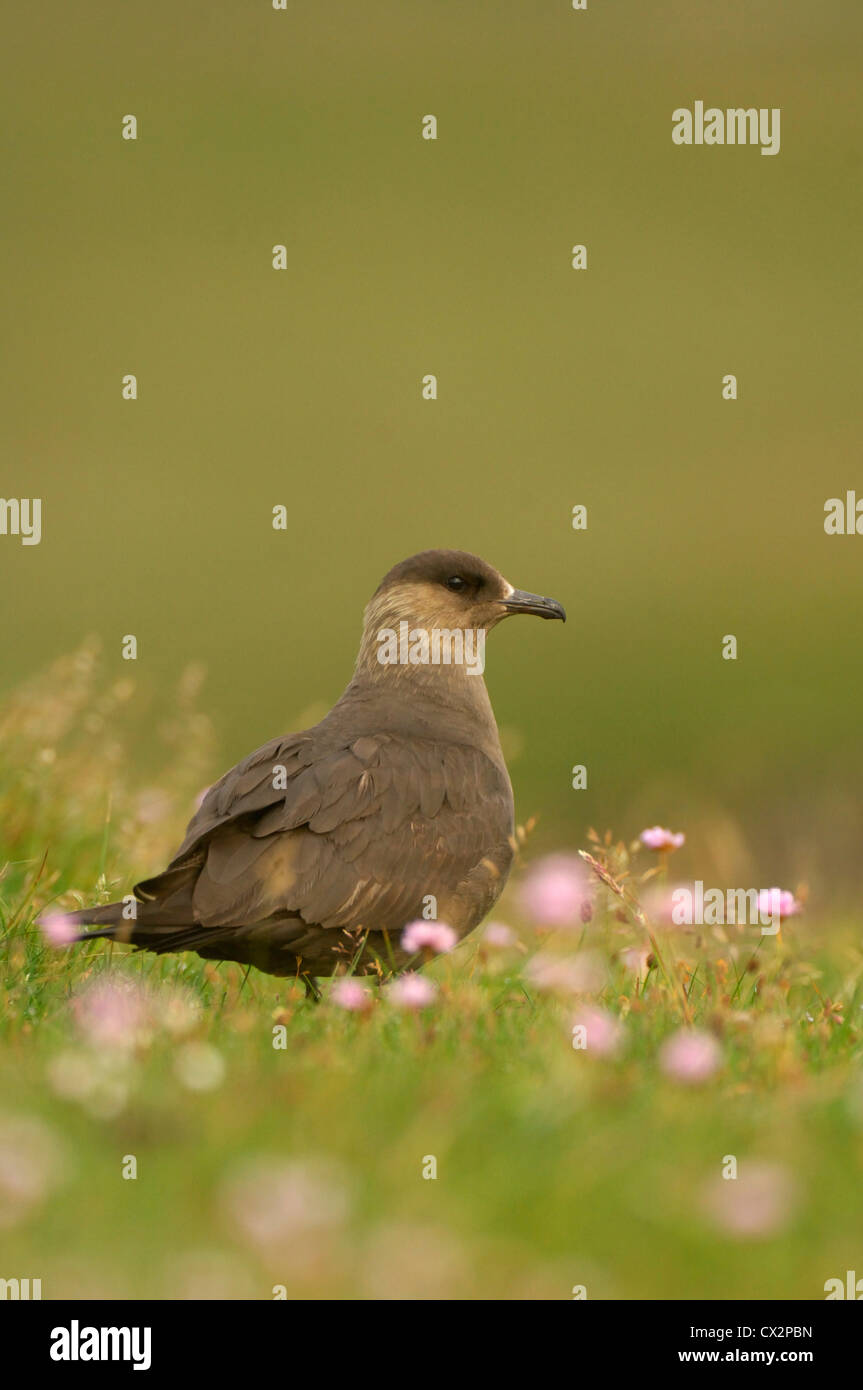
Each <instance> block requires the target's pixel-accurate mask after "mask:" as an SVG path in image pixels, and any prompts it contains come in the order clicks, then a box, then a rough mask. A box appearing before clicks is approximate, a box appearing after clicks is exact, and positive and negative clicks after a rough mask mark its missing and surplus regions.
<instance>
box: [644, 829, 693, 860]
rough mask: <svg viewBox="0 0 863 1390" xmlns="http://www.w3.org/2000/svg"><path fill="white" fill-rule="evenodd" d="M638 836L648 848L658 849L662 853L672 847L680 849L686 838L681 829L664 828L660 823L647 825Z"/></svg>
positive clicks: (665, 852) (667, 851)
mask: <svg viewBox="0 0 863 1390" xmlns="http://www.w3.org/2000/svg"><path fill="white" fill-rule="evenodd" d="M638 838H639V839H640V841H641V843H642V844H643V845H646V846H647V848H648V849H656V850H660V851H661V852H662V853H664V854H667V853H669V852H670V851H671V850H673V849H680V846H681V845H682V844H684V842H685V840H686V836H685V835H684V833H683V831H682V830H678V831H676V832H675V831H672V830H664V829H663V827H662V826H661V825H651V826H649V827H648V829H647V830H642V832H641V834H640V835H639V837H638Z"/></svg>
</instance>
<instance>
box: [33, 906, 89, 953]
mask: <svg viewBox="0 0 863 1390" xmlns="http://www.w3.org/2000/svg"><path fill="white" fill-rule="evenodd" d="M39 926H40V927H41V929H42V934H43V936H44V937H45V940H46V941H48V942H50V943H51V945H52V946H68V945H69V944H70V942H72V941H74V940H75V937H76V936H77V935H78V932H79V930H80V928H79V927H73V926H71V925H70V923H68V922H66V921H64V920H63V916H62V914H61V913H59V912H55V913H50V914H49V915H48V916H47V917H43V918H42V920H41V922H40V923H39Z"/></svg>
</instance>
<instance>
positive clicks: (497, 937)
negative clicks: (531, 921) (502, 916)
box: [482, 922, 518, 951]
mask: <svg viewBox="0 0 863 1390" xmlns="http://www.w3.org/2000/svg"><path fill="white" fill-rule="evenodd" d="M517 940H518V938H517V936H516V934H515V932H514V931H513V929H512V927H508V926H506V925H505V924H504V923H503V922H488V923H487V924H486V928H485V931H484V932H483V934H482V943H483V945H484V946H491V948H492V950H494V951H507V950H509V948H510V947H511V946H514V945H515V944H516V941H517Z"/></svg>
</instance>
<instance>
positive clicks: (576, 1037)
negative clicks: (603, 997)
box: [572, 1007, 623, 1057]
mask: <svg viewBox="0 0 863 1390" xmlns="http://www.w3.org/2000/svg"><path fill="white" fill-rule="evenodd" d="M577 1029H578V1030H581V1029H584V1032H583V1033H582V1032H581V1031H578V1032H576V1030H577ZM622 1042H623V1029H622V1027H621V1026H620V1023H619V1022H618V1020H617V1019H616V1018H615V1017H614V1015H613V1014H610V1013H609V1012H608V1011H607V1009H595V1008H590V1007H588V1008H584V1009H579V1011H578V1013H577V1014H576V1015H575V1018H574V1019H573V1020H572V1045H573V1047H574V1048H575V1049H576V1050H577V1051H584V1052H588V1053H591V1052H592V1053H593V1055H594V1057H613V1056H614V1054H615V1053H616V1052H618V1051H619V1050H620V1046H621V1043H622Z"/></svg>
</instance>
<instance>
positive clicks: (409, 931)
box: [402, 921, 458, 956]
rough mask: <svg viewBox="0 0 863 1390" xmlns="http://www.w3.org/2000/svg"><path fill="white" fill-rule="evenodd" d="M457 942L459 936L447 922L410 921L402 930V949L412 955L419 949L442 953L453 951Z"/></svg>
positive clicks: (436, 954)
mask: <svg viewBox="0 0 863 1390" xmlns="http://www.w3.org/2000/svg"><path fill="white" fill-rule="evenodd" d="M457 942H458V937H457V936H456V934H455V932H454V931H453V929H452V927H448V926H447V925H446V923H445V922H423V921H419V922H409V923H408V925H407V926H406V927H405V929H404V931H403V932H402V950H403V951H407V952H408V953H409V955H412V956H413V955H416V953H417V952H418V951H428V952H429V953H430V954H431V955H434V956H438V955H442V954H443V953H444V952H445V951H451V950H452V948H453V947H454V946H455V945H456V944H457Z"/></svg>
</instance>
